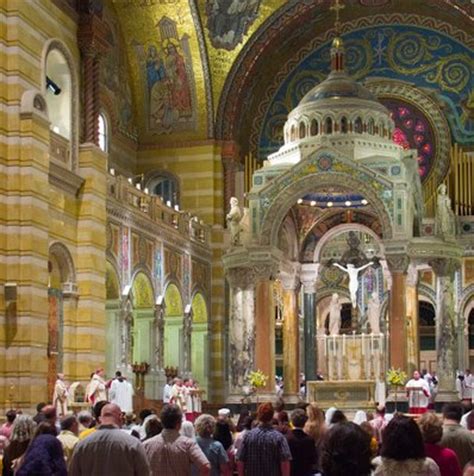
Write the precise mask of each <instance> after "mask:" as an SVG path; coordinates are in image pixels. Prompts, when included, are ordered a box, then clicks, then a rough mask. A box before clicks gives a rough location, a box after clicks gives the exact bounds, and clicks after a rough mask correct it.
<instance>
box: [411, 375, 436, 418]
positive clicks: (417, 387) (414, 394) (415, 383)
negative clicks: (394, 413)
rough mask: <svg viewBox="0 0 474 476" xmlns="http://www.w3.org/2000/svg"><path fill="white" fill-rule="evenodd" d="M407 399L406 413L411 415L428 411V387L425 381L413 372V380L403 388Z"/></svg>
mask: <svg viewBox="0 0 474 476" xmlns="http://www.w3.org/2000/svg"><path fill="white" fill-rule="evenodd" d="M405 389H406V391H407V397H408V407H409V409H408V412H409V413H412V414H422V413H425V412H426V411H427V409H428V404H429V398H430V386H429V384H428V382H427V381H426V380H425V379H422V378H421V376H420V372H418V370H415V371H414V372H413V378H412V379H411V380H409V381H408V383H407V384H406V386H405Z"/></svg>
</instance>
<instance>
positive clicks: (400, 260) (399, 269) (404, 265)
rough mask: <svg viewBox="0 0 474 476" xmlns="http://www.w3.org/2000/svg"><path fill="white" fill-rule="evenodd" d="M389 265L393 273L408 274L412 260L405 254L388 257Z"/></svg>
mask: <svg viewBox="0 0 474 476" xmlns="http://www.w3.org/2000/svg"><path fill="white" fill-rule="evenodd" d="M386 260H387V265H388V268H389V270H390V272H391V273H404V274H405V273H406V272H407V270H408V265H409V264H410V258H409V257H408V255H406V254H405V253H402V254H391V255H387V256H386Z"/></svg>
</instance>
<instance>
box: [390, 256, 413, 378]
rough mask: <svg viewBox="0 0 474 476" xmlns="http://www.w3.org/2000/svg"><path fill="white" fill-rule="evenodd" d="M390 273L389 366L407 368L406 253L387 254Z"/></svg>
mask: <svg viewBox="0 0 474 476" xmlns="http://www.w3.org/2000/svg"><path fill="white" fill-rule="evenodd" d="M387 264H388V267H389V269H390V273H391V275H392V288H391V290H390V304H389V326H388V327H389V332H390V341H389V347H390V367H394V368H397V369H398V368H399V369H402V370H405V371H406V370H407V345H406V344H407V342H406V338H407V333H406V276H407V270H408V264H409V258H408V256H407V255H406V254H394V255H389V256H387Z"/></svg>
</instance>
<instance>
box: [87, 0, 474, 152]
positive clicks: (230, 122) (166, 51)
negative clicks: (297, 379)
mask: <svg viewBox="0 0 474 476" xmlns="http://www.w3.org/2000/svg"><path fill="white" fill-rule="evenodd" d="M96 1H98V2H99V1H100V0H96ZM103 3H104V4H105V5H106V8H105V9H104V11H106V12H108V13H107V15H108V17H109V21H108V28H109V29H110V32H109V38H110V42H111V43H112V44H113V45H114V48H113V51H112V53H110V54H109V55H108V57H107V58H106V61H105V62H104V66H103V67H102V70H101V77H102V79H103V81H105V83H106V89H108V93H109V104H110V108H111V109H113V110H114V111H113V114H114V123H115V124H117V125H118V127H120V128H121V129H122V131H123V132H125V133H127V134H128V135H130V136H132V137H134V136H138V138H139V142H140V144H144V145H145V146H146V145H147V144H149V145H155V144H160V145H169V146H173V145H176V144H178V143H183V142H188V141H194V140H206V139H208V138H212V137H215V138H217V139H226V140H229V139H230V140H236V141H237V142H238V143H239V146H240V148H241V150H242V154H244V153H246V152H247V151H248V150H250V149H252V150H254V151H256V150H257V149H258V147H259V146H260V145H261V142H262V141H263V140H264V138H265V134H264V133H263V132H262V127H265V128H269V131H270V135H269V137H270V138H271V137H273V136H275V134H277V132H276V131H275V130H272V125H271V124H270V123H271V121H269V119H268V117H267V116H268V112H269V111H270V112H271V108H272V107H273V105H274V101H273V99H274V98H275V97H276V96H277V95H278V93H279V92H280V91H281V87H282V84H283V83H284V82H285V80H286V79H287V78H288V77H289V76H290V75H291V74H292V72H293V71H295V69H297V66H298V65H299V64H300V63H301V62H302V61H303V60H304V59H305V58H306V57H308V55H309V53H311V52H314V51H315V50H316V49H318V48H321V49H320V50H319V51H320V52H321V60H323V59H324V55H325V53H324V45H325V44H326V43H327V41H329V39H330V38H332V36H333V31H332V25H333V22H334V14H333V13H332V12H330V11H329V6H330V4H331V2H330V1H329V0H103ZM344 3H345V4H346V7H345V9H344V10H343V11H342V14H341V22H342V31H343V33H344V34H345V35H350V32H351V31H354V30H358V31H362V30H364V29H365V30H364V31H366V32H367V33H369V32H370V27H374V26H375V25H379V26H380V25H388V24H395V25H396V24H400V25H413V26H417V27H424V28H426V29H431V31H432V32H433V34H434V33H439V34H444V35H445V36H446V37H450V40H452V41H455V42H458V44H464V45H467V46H468V47H469V46H472V45H470V44H469V42H470V41H471V42H472V41H473V40H472V35H471V36H469V33H467V34H466V33H465V32H469V31H470V28H472V15H473V5H472V4H471V2H470V1H469V0H426V1H423V2H413V1H409V0H345V2H344ZM390 15H391V17H390ZM369 36H370V35H369ZM378 41H379V39H378V36H377V35H375V36H374V38H369V37H367V38H365V39H362V38H361V39H360V43H361V45H360V46H361V47H362V48H363V49H364V48H365V50H364V51H365V53H364V54H365V55H366V56H367V53H368V52H369V50H370V52H371V55H372V57H371V58H372V60H373V61H374V62H375V63H374V64H377V61H378V60H379V58H380V57H381V56H380V55H381V54H382V55H383V54H386V53H381V51H382V50H381V48H382V49H383V48H386V49H387V48H388V45H387V44H384V43H381V44H380V45H379V44H378ZM374 46H375V49H374ZM428 46H429V48H428V55H429V54H434V56H435V57H436V52H433V50H432V49H430V48H431V46H433V45H431V44H429V45H428ZM377 47H378V48H379V49H378V50H377ZM385 51H386V50H385ZM413 53H415V52H413ZM354 54H355V50H354ZM440 54H441V52H440ZM449 54H451V53H449ZM456 54H463V51H460V50H459V49H458V47H457V46H456V47H454V49H453V50H452V55H456ZM363 58H364V57H362V59H363ZM369 59H370V58H369ZM427 59H429V58H428V56H426V57H425V58H424V60H427ZM357 61H358V59H356V58H355V57H354V58H353V59H352V64H353V65H356V63H357ZM316 66H317V67H318V68H319V69H318V70H317V72H318V74H319V75H320V76H322V75H323V74H325V73H326V71H327V66H326V70H325V69H324V67H322V66H321V65H316ZM360 66H361V68H362V69H361V70H360V71H359V73H360V74H359V75H358V77H359V79H361V78H364V77H365V76H364V74H363V72H364V71H363V67H362V65H360ZM365 67H368V68H370V65H369V64H368V63H367V64H365ZM471 69H472V68H471ZM451 71H454V70H451ZM427 74H428V72H427ZM436 74H437V73H436V72H432V75H434V76H436ZM450 74H451V75H452V76H451V77H450V81H454V82H456V75H457V74H458V73H456V72H452V73H450ZM434 76H433V78H432V80H433V81H434V79H435V78H434ZM128 77H130V78H131V79H130V82H128V80H127V79H128ZM307 79H308V80H310V79H311V78H307ZM313 79H314V78H313ZM434 82H436V81H434ZM303 84H308V82H307V81H303ZM301 87H303V88H304V85H303V86H301ZM301 87H300V89H301ZM458 89H459V88H458ZM471 89H472V86H471ZM472 96H473V94H472V90H471V92H470V93H469V94H468V95H467V96H466V95H465V94H464V91H463V92H462V94H461V95H458V97H455V96H453V95H451V96H450V95H449V94H448V95H447V96H446V97H447V98H448V99H450V100H451V102H452V104H451V106H453V105H454V109H457V116H456V117H455V119H454V120H458V121H460V122H459V124H457V126H458V129H459V132H460V133H463V131H464V130H463V128H464V129H466V128H467V129H466V130H467V132H470V129H469V128H470V123H471V122H472V102H473V101H474V99H473V97H472ZM458 98H460V99H461V101H460V102H458V101H456V99H458ZM114 99H115V102H114ZM286 99H289V98H286ZM448 105H449V104H448ZM278 113H280V111H278ZM453 124H454V122H453ZM466 124H467V126H466ZM135 129H136V130H135ZM265 133H266V132H265ZM249 138H250V140H249Z"/></svg>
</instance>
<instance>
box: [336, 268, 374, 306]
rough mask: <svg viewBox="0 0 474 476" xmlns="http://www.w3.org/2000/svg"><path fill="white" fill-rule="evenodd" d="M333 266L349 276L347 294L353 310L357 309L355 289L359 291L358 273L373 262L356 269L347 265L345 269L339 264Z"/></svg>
mask: <svg viewBox="0 0 474 476" xmlns="http://www.w3.org/2000/svg"><path fill="white" fill-rule="evenodd" d="M333 264H334V266H337V267H338V268H339V269H341V270H342V271H344V272H345V273H347V274H348V275H349V292H350V293H351V301H352V307H353V308H354V309H355V308H356V307H357V289H359V280H358V277H359V272H360V271H363V270H364V269H365V268H368V267H369V266H370V265H372V264H374V262H373V261H370V262H369V263H367V264H364V265H363V266H361V267H360V268H356V267H355V266H354V265H353V264H350V263H348V264H347V268H345V267H344V266H342V265H340V264H339V263H333Z"/></svg>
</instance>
